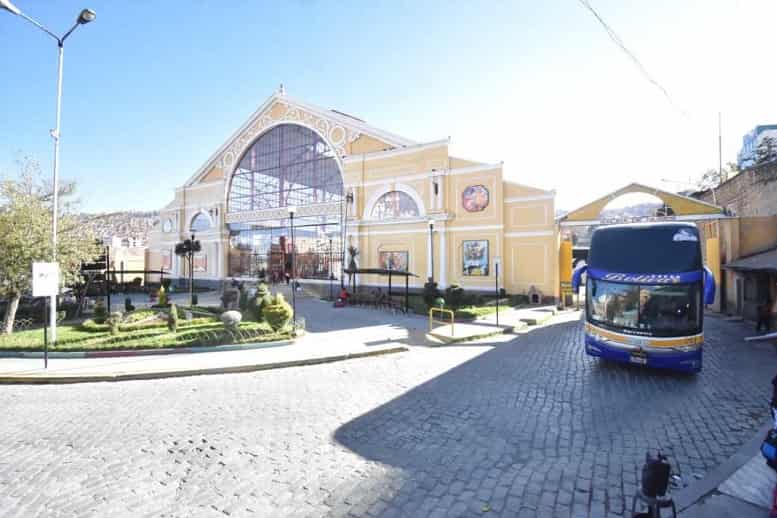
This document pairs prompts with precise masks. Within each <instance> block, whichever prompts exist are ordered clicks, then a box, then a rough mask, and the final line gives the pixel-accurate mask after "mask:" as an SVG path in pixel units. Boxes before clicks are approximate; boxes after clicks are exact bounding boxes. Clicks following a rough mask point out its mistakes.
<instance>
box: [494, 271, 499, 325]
mask: <svg viewBox="0 0 777 518" xmlns="http://www.w3.org/2000/svg"><path fill="white" fill-rule="evenodd" d="M494 283H495V284H496V325H497V327H499V261H495V262H494Z"/></svg>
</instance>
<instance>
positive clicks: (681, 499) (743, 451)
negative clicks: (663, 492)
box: [673, 419, 772, 512]
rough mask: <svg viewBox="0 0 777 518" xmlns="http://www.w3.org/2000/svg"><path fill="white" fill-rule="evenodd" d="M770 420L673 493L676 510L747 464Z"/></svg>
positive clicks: (701, 496)
mask: <svg viewBox="0 0 777 518" xmlns="http://www.w3.org/2000/svg"><path fill="white" fill-rule="evenodd" d="M771 426H772V421H771V419H768V420H766V421H765V423H764V424H763V425H761V426H760V427H759V428H758V432H756V434H755V435H754V436H753V437H752V438H751V439H749V440H748V441H747V442H745V443H744V444H743V445H742V446H741V447H740V448H739V449H738V450H737V451H736V453H734V454H733V455H732V456H731V457H729V458H728V459H727V460H725V461H724V462H723V464H721V465H719V466H718V467H717V468H715V469H713V470H712V471H710V472H709V473H708V474H707V475H706V476H705V477H704V478H703V479H701V480H699V481H698V482H697V483H696V484H689V485H688V486H687V487H684V488H682V489H680V490H679V491H677V492H675V493H674V495H673V496H674V501H675V504H677V511H678V512H682V511H685V510H686V509H688V508H689V507H691V506H693V505H694V504H696V503H697V502H698V501H699V500H701V499H702V498H704V497H705V496H707V495H709V494H710V493H712V492H713V491H716V490H717V489H718V486H720V485H721V484H722V483H723V482H725V481H726V480H727V479H728V478H729V477H730V476H731V475H733V474H734V473H735V472H736V471H737V470H738V469H739V468H741V467H742V466H744V465H745V464H747V463H748V462H749V461H750V460H751V459H752V458H753V456H754V455H756V454H757V453H758V452H759V448H760V446H761V441H763V439H764V436H765V435H766V432H767V431H768V430H769V428H771Z"/></svg>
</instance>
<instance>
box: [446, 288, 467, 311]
mask: <svg viewBox="0 0 777 518" xmlns="http://www.w3.org/2000/svg"><path fill="white" fill-rule="evenodd" d="M445 300H446V301H447V302H448V305H449V306H450V307H451V308H453V309H454V310H455V309H458V308H460V307H461V306H463V305H464V301H465V300H466V295H465V293H464V288H462V287H461V286H459V285H458V284H451V285H450V286H448V287H447V288H445Z"/></svg>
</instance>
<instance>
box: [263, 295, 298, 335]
mask: <svg viewBox="0 0 777 518" xmlns="http://www.w3.org/2000/svg"><path fill="white" fill-rule="evenodd" d="M262 316H263V317H264V319H265V320H266V321H267V323H268V324H270V327H272V329H273V331H278V330H280V329H283V328H284V327H286V326H287V325H288V324H289V322H291V317H292V309H291V306H290V305H289V303H288V302H286V299H284V298H283V294H281V293H278V294H277V295H275V297H274V298H272V299H271V300H270V303H269V304H267V305H265V306H264V307H263V308H262Z"/></svg>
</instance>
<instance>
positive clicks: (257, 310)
mask: <svg viewBox="0 0 777 518" xmlns="http://www.w3.org/2000/svg"><path fill="white" fill-rule="evenodd" d="M270 304H272V295H270V290H269V289H268V288H267V285H266V284H265V283H263V282H262V283H260V284H259V287H258V288H257V289H256V297H254V301H253V304H252V305H251V306H252V307H251V309H252V311H253V315H254V318H255V320H256V321H257V322H261V321H262V320H263V319H264V314H263V312H264V308H265V307H266V306H269V305H270Z"/></svg>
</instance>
